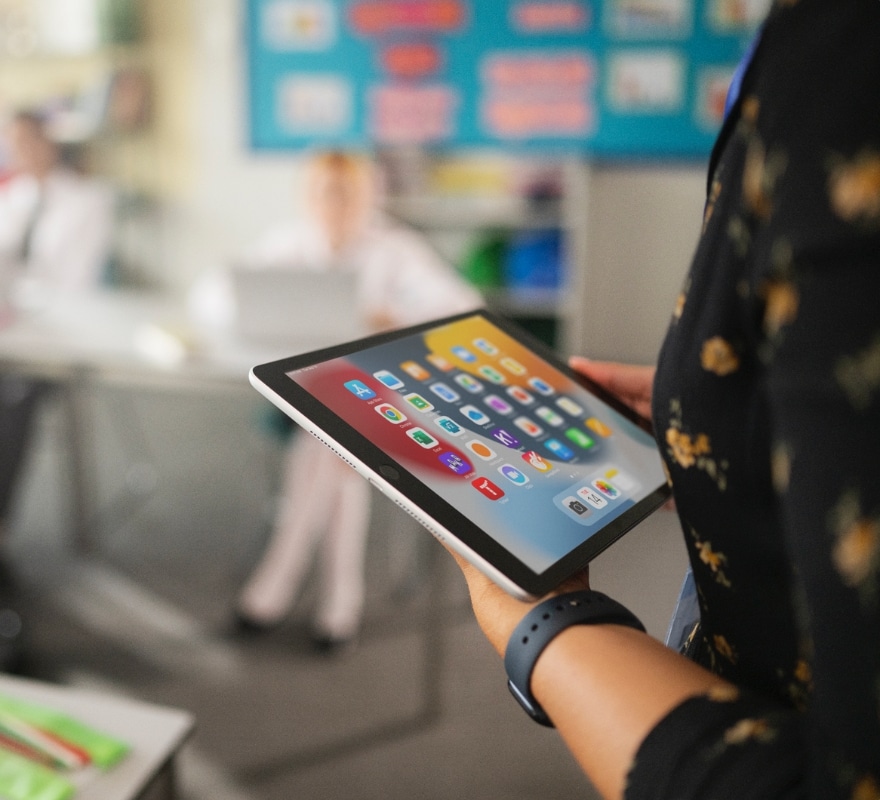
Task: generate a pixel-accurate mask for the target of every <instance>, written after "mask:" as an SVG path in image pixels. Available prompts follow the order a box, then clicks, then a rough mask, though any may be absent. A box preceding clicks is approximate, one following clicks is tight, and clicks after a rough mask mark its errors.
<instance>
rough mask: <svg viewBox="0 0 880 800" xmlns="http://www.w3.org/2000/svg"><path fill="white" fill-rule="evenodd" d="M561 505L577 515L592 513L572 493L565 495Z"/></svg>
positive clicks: (586, 515) (582, 515)
mask: <svg viewBox="0 0 880 800" xmlns="http://www.w3.org/2000/svg"><path fill="white" fill-rule="evenodd" d="M562 505H564V506H565V507H566V508H567V509H568V510H569V511H572V512H574V513H575V514H577V515H578V516H579V517H588V516H590V514H592V513H593V512H592V511H590V509H589V508H587V507H586V506H585V505H584V504H583V503H582V502H581V501H580V500H578V499H577V498H576V497H575V496H574V495H570V496H569V497H566V498H565V500H563V501H562Z"/></svg>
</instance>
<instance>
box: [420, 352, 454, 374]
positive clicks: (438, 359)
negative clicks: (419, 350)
mask: <svg viewBox="0 0 880 800" xmlns="http://www.w3.org/2000/svg"><path fill="white" fill-rule="evenodd" d="M425 358H426V359H428V361H430V362H431V363H432V364H433V365H434V366H435V367H437V369H439V370H440V372H451V371H452V370H454V369H455V364H453V363H452V362H451V361H447V360H446V359H445V358H443V356H438V355H437V354H436V353H429V354H428V355H426V356H425Z"/></svg>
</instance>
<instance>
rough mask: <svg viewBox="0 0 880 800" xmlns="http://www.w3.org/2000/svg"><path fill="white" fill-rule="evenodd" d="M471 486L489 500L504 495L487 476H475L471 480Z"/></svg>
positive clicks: (498, 498) (497, 498)
mask: <svg viewBox="0 0 880 800" xmlns="http://www.w3.org/2000/svg"><path fill="white" fill-rule="evenodd" d="M471 486H473V487H474V489H476V490H477V491H478V492H479V493H480V494H483V495H485V496H486V497H488V498H489V499H490V500H500V499H501V498H502V497H504V492H503V491H502V490H501V489H500V488H499V487H498V486H496V485H495V484H494V483H492V481H490V480H489V479H488V478H476V479H475V480H473V481H471Z"/></svg>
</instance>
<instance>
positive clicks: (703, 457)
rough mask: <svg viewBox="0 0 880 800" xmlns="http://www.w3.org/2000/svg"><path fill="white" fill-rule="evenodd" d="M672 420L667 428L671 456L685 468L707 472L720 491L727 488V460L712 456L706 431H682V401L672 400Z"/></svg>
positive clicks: (668, 450) (667, 441)
mask: <svg viewBox="0 0 880 800" xmlns="http://www.w3.org/2000/svg"><path fill="white" fill-rule="evenodd" d="M670 411H671V413H670V417H671V419H670V421H669V428H668V429H667V430H666V444H667V445H669V447H668V449H667V452H668V453H669V456H670V458H671V459H672V460H673V461H674V462H675V463H676V464H677V465H678V466H680V467H682V468H683V469H689V468H690V467H696V468H697V469H698V470H700V471H701V472H705V473H706V475H708V476H709V477H710V478H711V479H712V480H713V481H715V484H716V486H718V488H719V490H720V491H722V492H723V491H725V489H727V474H726V471H727V466H728V464H727V461H726V460H722V461H716V460H715V459H714V458H710V456H711V455H712V444H711V441H710V439H709V437H708V436H707V435H706V434H705V433H699V434H696V435H695V436H691V434H689V433H684V432H683V431H682V422H681V416H682V411H681V401H679V400H675V399H673V400H672V401H670Z"/></svg>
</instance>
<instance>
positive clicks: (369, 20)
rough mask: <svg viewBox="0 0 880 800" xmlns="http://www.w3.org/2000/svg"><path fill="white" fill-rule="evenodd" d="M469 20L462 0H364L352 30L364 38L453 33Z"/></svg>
mask: <svg viewBox="0 0 880 800" xmlns="http://www.w3.org/2000/svg"><path fill="white" fill-rule="evenodd" d="M466 17H467V14H466V11H465V7H464V3H463V2H461V0H361V2H357V3H355V4H354V5H353V6H352V8H351V12H350V20H351V25H352V27H353V28H354V30H355V31H357V32H358V33H360V34H362V35H364V36H382V35H385V34H388V33H398V32H400V31H418V32H420V33H449V32H450V31H456V30H461V29H462V28H463V27H464V24H465V19H466Z"/></svg>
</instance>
